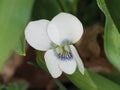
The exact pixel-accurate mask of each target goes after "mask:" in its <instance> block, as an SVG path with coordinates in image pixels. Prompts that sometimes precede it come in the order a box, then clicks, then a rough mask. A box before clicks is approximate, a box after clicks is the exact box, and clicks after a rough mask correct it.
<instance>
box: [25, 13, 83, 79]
mask: <svg viewBox="0 0 120 90" xmlns="http://www.w3.org/2000/svg"><path fill="white" fill-rule="evenodd" d="M82 34H83V26H82V24H81V22H80V21H79V20H78V19H77V18H76V17H75V16H73V15H71V14H68V13H60V14H58V15H56V16H55V17H54V18H53V19H52V20H51V21H48V20H45V19H41V20H38V21H32V22H30V23H29V24H28V25H27V27H26V29H25V37H26V40H27V42H28V43H29V44H30V45H31V46H32V47H33V48H35V49H37V50H42V51H46V53H45V55H44V58H45V62H46V65H47V68H48V70H49V72H50V74H51V75H52V77H54V78H58V77H59V76H60V75H61V74H62V71H63V72H65V73H67V74H73V73H74V72H75V70H76V67H77V66H78V69H79V71H80V72H81V73H82V74H84V65H83V63H82V60H81V58H80V57H79V55H78V52H77V50H76V48H75V47H74V46H73V45H72V44H74V43H76V42H77V41H79V39H80V38H81V36H82Z"/></svg>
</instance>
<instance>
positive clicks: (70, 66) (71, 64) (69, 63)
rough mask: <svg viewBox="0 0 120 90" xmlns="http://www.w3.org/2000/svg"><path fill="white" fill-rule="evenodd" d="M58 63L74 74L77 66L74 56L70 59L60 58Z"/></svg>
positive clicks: (65, 70) (61, 67)
mask: <svg viewBox="0 0 120 90" xmlns="http://www.w3.org/2000/svg"><path fill="white" fill-rule="evenodd" d="M58 64H59V67H60V69H61V70H62V71H63V72H65V73H67V74H73V73H74V72H75V70H76V66H77V65H76V62H75V60H74V58H71V59H70V60H67V59H66V60H60V59H58Z"/></svg>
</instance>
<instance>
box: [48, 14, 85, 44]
mask: <svg viewBox="0 0 120 90" xmlns="http://www.w3.org/2000/svg"><path fill="white" fill-rule="evenodd" d="M47 31H48V35H49V37H50V38H51V40H52V41H53V42H54V43H55V44H58V45H61V44H62V43H63V42H64V41H65V40H66V41H69V42H71V43H76V42H77V41H78V40H79V39H80V38H81V36H82V34H83V26H82V24H81V22H80V21H79V20H78V19H77V18H76V17H75V16H73V15H72V14H68V13H60V14H58V15H56V16H55V17H54V18H53V19H52V20H51V22H50V23H49V25H48V30H47Z"/></svg>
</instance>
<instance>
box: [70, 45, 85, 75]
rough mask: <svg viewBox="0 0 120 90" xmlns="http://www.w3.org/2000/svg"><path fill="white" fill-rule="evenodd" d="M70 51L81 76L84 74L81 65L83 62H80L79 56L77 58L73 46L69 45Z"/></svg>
mask: <svg viewBox="0 0 120 90" xmlns="http://www.w3.org/2000/svg"><path fill="white" fill-rule="evenodd" d="M70 49H71V51H72V53H73V57H75V60H76V62H77V64H78V69H79V71H80V72H81V73H82V74H84V65H83V62H82V60H81V58H80V56H79V54H78V52H77V50H76V48H75V47H74V46H73V45H70Z"/></svg>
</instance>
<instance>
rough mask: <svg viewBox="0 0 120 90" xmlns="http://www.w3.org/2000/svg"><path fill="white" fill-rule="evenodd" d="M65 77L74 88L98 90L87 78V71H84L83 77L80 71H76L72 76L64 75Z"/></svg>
mask: <svg viewBox="0 0 120 90" xmlns="http://www.w3.org/2000/svg"><path fill="white" fill-rule="evenodd" d="M66 76H67V77H68V78H69V80H70V81H71V82H72V83H73V84H74V85H75V86H76V87H78V88H79V89H81V90H98V89H97V86H96V85H95V83H94V82H93V81H92V79H91V77H90V76H89V74H88V72H87V70H85V74H84V75H82V74H81V73H80V71H79V70H78V69H77V70H76V72H75V73H74V74H72V75H67V74H66Z"/></svg>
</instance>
